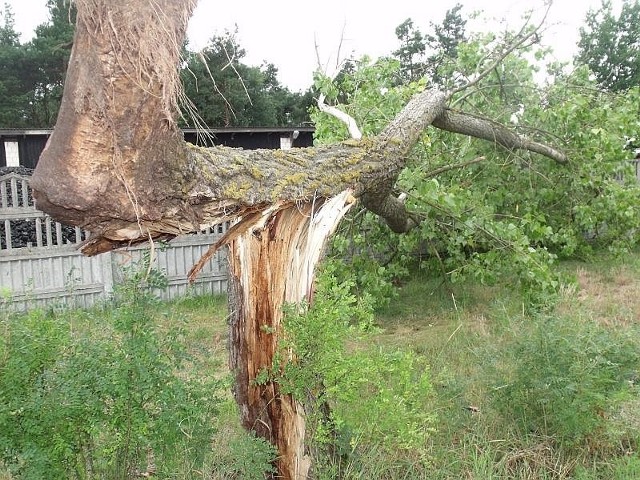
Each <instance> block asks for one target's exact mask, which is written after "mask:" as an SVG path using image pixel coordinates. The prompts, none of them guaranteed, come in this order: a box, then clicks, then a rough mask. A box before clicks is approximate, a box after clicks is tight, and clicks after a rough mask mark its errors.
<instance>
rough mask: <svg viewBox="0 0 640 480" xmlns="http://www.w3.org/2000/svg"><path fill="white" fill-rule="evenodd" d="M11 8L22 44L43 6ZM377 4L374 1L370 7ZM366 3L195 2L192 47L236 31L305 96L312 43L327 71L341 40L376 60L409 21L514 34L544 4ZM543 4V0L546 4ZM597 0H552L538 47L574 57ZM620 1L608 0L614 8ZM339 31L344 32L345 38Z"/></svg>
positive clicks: (252, 60) (253, 59)
mask: <svg viewBox="0 0 640 480" xmlns="http://www.w3.org/2000/svg"><path fill="white" fill-rule="evenodd" d="M5 1H8V3H9V4H10V5H11V7H12V8H13V12H14V14H15V17H16V28H17V29H18V31H20V32H21V33H22V35H23V36H22V40H23V41H26V40H28V39H29V38H31V36H32V35H33V29H34V28H35V26H36V25H38V24H40V23H43V22H45V21H46V20H47V9H46V0H5ZM375 3H378V2H375ZM375 3H374V2H372V1H371V0H322V1H321V2H305V1H301V0H296V1H293V0H272V1H270V2H265V1H259V0H251V1H250V0H234V1H231V2H229V1H225V2H222V1H219V0H200V1H199V4H198V7H197V10H196V12H195V15H194V16H193V18H192V19H191V23H190V25H189V38H190V45H191V48H192V49H199V48H202V47H204V46H205V45H206V43H207V40H208V39H209V38H211V37H212V36H213V35H214V34H216V33H222V32H224V30H225V29H233V28H234V25H237V26H238V31H239V39H240V44H241V45H242V46H243V47H244V48H245V50H246V51H247V56H246V57H245V61H246V63H249V64H252V65H259V64H261V63H262V61H263V60H267V61H268V62H270V63H273V64H275V65H276V67H278V70H279V72H280V76H279V78H280V81H281V82H282V83H283V84H284V85H286V86H288V87H289V88H290V89H292V90H294V91H297V90H304V89H306V88H307V87H308V86H310V84H311V76H312V72H313V70H314V69H315V68H316V65H317V60H316V52H315V42H316V40H315V39H317V43H318V46H319V53H320V59H321V61H322V62H323V64H324V63H328V64H330V65H333V64H334V63H335V55H336V53H337V50H338V45H339V44H340V39H341V37H343V38H344V40H343V42H342V50H341V56H342V57H345V56H349V55H350V54H351V53H355V55H356V56H360V55H363V54H368V55H371V56H374V57H375V56H379V55H384V54H387V53H389V52H391V51H393V50H394V49H396V48H397V46H398V42H397V39H396V36H395V27H396V26H398V25H399V24H400V23H402V22H403V21H404V20H406V19H407V18H411V19H413V21H414V25H416V26H418V27H419V28H420V29H421V30H422V31H423V32H426V31H427V30H428V29H429V24H430V22H434V23H436V24H439V23H441V22H442V20H443V18H444V15H445V13H446V11H447V10H448V9H450V8H452V7H454V6H455V5H456V3H461V4H462V5H463V10H462V14H463V16H464V17H466V16H468V15H470V14H471V13H472V12H474V11H479V12H481V16H482V17H483V20H477V21H474V22H471V23H469V24H468V26H467V30H468V31H471V30H478V29H480V28H487V27H488V26H489V28H495V29H498V28H500V22H501V21H502V22H506V24H509V25H511V26H512V27H513V28H514V29H515V28H517V27H518V26H519V25H520V19H521V17H522V15H523V14H524V13H525V12H526V11H528V10H531V9H533V10H534V11H535V12H537V15H538V17H539V16H540V15H541V14H542V12H543V11H544V10H545V7H544V4H545V1H544V0H439V1H428V0H392V1H389V2H380V3H379V5H381V6H380V7H377V6H375ZM546 3H548V1H547V2H546ZM600 3H601V0H554V1H553V5H552V7H551V11H550V13H549V16H548V19H547V25H548V29H547V31H546V32H545V34H544V36H543V38H542V41H543V43H544V44H545V45H550V46H552V47H553V48H554V51H555V53H556V56H557V57H558V59H560V60H570V59H571V57H572V55H573V54H574V53H575V48H576V47H575V45H576V42H577V39H578V29H579V27H580V25H582V24H583V22H584V19H585V15H586V12H587V11H588V10H589V8H598V7H599V6H600ZM620 3H621V0H613V4H614V6H618V7H619V4H620ZM320 6H322V8H321V9H320ZM343 31H344V34H343Z"/></svg>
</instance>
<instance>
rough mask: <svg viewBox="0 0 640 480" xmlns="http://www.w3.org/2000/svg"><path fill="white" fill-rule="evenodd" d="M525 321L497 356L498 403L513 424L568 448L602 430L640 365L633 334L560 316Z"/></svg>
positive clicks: (495, 397) (627, 392) (495, 395)
mask: <svg viewBox="0 0 640 480" xmlns="http://www.w3.org/2000/svg"><path fill="white" fill-rule="evenodd" d="M535 322H536V323H535V324H534V325H532V326H531V327H527V326H522V331H520V332H519V334H518V335H517V337H516V338H515V339H514V341H513V343H511V344H509V345H507V346H506V347H504V349H503V351H502V354H501V355H500V358H499V364H500V366H501V368H502V369H503V371H502V376H501V377H500V380H499V381H500V384H499V385H496V388H495V389H494V390H493V403H494V405H495V407H496V408H497V410H498V411H500V412H501V413H502V414H503V416H504V419H505V421H506V422H507V423H513V424H514V425H516V426H517V427H518V428H519V430H520V431H521V432H522V433H524V434H527V433H529V432H531V433H534V434H536V435H544V436H550V437H553V438H554V439H555V441H556V442H558V443H559V444H562V445H566V446H573V445H580V444H584V443H585V442H589V441H591V440H592V439H594V438H596V437H600V438H602V437H604V436H605V435H602V434H603V433H604V432H603V428H604V427H605V425H606V423H607V418H608V416H609V414H610V413H611V412H613V411H615V409H616V407H617V406H618V405H619V404H620V403H621V402H622V401H623V400H624V399H625V398H628V397H629V395H630V393H631V386H630V383H629V381H630V379H632V378H634V376H635V375H637V372H638V370H639V369H640V348H639V345H638V341H637V338H635V335H632V332H627V333H621V332H620V333H619V332H615V331H613V330H611V329H608V328H604V327H601V326H599V325H597V324H594V323H583V322H580V321H578V320H572V319H565V318H560V317H547V318H540V319H537V320H536V321H535Z"/></svg>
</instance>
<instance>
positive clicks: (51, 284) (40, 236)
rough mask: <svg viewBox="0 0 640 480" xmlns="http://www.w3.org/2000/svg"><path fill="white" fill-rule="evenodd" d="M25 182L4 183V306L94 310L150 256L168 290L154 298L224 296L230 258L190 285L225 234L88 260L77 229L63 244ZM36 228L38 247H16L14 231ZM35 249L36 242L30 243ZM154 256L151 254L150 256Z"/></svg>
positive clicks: (0, 263) (8, 178) (0, 218)
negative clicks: (192, 273) (194, 270)
mask: <svg viewBox="0 0 640 480" xmlns="http://www.w3.org/2000/svg"><path fill="white" fill-rule="evenodd" d="M27 180H28V178H27V177H21V176H19V175H16V174H9V175H5V176H2V177H0V226H3V227H4V234H3V238H4V248H2V249H0V303H2V304H5V305H9V306H10V307H11V308H14V309H17V310H27V309H30V308H34V307H56V306H67V307H82V308H86V307H90V306H92V305H95V304H96V303H98V302H100V301H103V300H105V299H108V298H110V297H111V296H112V295H113V292H114V289H115V288H116V287H117V285H118V284H119V283H121V282H122V281H123V279H124V276H125V275H126V272H127V270H128V269H130V268H132V267H133V268H136V267H135V265H136V264H139V262H141V260H142V259H143V257H144V256H145V254H146V255H151V257H152V260H153V264H152V266H153V268H156V269H158V270H160V271H161V272H163V273H164V274H165V275H166V277H167V282H168V287H167V288H166V289H164V290H162V291H157V292H156V293H157V294H158V295H159V296H160V297H162V298H164V299H174V298H178V297H180V296H183V295H185V294H188V293H193V294H217V293H224V292H226V286H227V269H226V255H225V253H224V252H218V254H217V255H215V256H214V258H212V260H211V261H210V262H208V264H207V265H206V266H205V267H204V269H203V270H202V272H201V274H200V275H199V277H198V279H197V280H196V281H195V282H194V284H193V285H189V284H188V282H187V274H188V272H189V269H190V268H191V266H192V265H193V264H194V263H195V262H197V261H198V259H199V258H200V257H201V256H202V255H203V254H204V253H205V252H206V250H207V249H208V248H209V246H210V245H211V244H212V243H214V242H215V241H216V240H217V239H218V238H220V236H221V235H222V234H223V233H224V232H225V231H226V229H227V226H228V225H227V224H222V225H216V226H214V227H212V228H210V229H208V230H207V233H206V234H200V235H188V236H182V237H178V238H176V239H174V240H173V241H172V242H170V243H168V244H167V245H154V248H151V249H150V248H149V247H148V246H138V247H132V248H129V249H123V250H117V251H113V252H108V253H104V254H101V255H97V256H95V257H85V256H84V255H82V254H81V253H80V252H79V251H78V246H79V244H80V243H81V242H82V240H84V239H85V238H86V237H87V233H86V232H81V230H80V229H79V228H75V229H67V230H70V231H73V232H74V233H75V235H74V237H75V240H74V241H71V242H69V241H68V240H67V243H68V244H66V245H65V244H64V240H63V228H66V227H63V226H62V225H61V224H60V223H58V222H55V221H53V220H52V219H51V218H50V217H48V216H47V215H46V214H44V213H43V212H40V211H38V210H36V208H35V206H34V205H33V200H32V197H31V195H30V194H29V190H28V184H27ZM29 221H33V222H35V223H34V225H33V231H34V232H35V233H34V235H35V237H36V240H35V245H33V244H31V245H29V246H26V247H22V248H15V246H14V245H12V240H11V235H12V231H11V229H12V228H14V226H15V225H16V224H17V223H19V222H29ZM31 243H33V242H31ZM147 252H151V253H147Z"/></svg>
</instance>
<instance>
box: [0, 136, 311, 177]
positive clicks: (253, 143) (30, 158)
mask: <svg viewBox="0 0 640 480" xmlns="http://www.w3.org/2000/svg"><path fill="white" fill-rule="evenodd" d="M182 131H183V133H184V139H185V140H186V141H187V142H189V143H193V144H194V145H200V146H203V147H211V146H213V145H224V146H227V147H236V148H244V149H247V150H255V149H257V148H269V149H277V148H281V146H282V144H283V143H282V139H285V138H286V139H289V142H290V144H291V145H292V146H294V147H309V146H311V145H313V133H314V132H315V128H314V127H313V126H308V125H305V126H300V127H225V128H209V129H206V130H204V129H195V128H183V129H182ZM52 132H53V130H52V129H44V128H43V129H35V128H27V129H21V128H0V167H4V166H6V165H7V161H6V150H5V148H3V147H4V142H5V141H9V142H12V141H13V142H17V143H18V151H19V156H20V166H23V167H27V168H35V166H36V164H37V163H38V159H39V158H40V154H41V153H42V150H43V149H44V147H45V145H46V143H47V140H48V139H49V135H51V133H52Z"/></svg>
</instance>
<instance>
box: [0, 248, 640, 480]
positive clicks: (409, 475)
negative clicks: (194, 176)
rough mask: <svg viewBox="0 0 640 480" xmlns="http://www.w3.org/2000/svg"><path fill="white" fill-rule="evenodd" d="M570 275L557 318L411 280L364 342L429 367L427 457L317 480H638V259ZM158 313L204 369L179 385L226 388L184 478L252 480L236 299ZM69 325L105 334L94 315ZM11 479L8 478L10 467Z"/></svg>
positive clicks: (341, 468) (361, 448)
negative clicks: (236, 387)
mask: <svg viewBox="0 0 640 480" xmlns="http://www.w3.org/2000/svg"><path fill="white" fill-rule="evenodd" d="M560 268H561V269H562V270H563V273H564V274H565V277H566V278H568V279H570V280H571V281H568V282H567V283H566V284H565V285H563V286H562V289H561V298H560V301H559V303H558V304H557V306H556V307H555V309H554V310H553V311H552V312H547V313H544V314H536V315H528V314H525V313H523V312H524V311H525V309H524V308H523V305H522V303H521V299H520V297H519V296H518V295H517V294H515V293H514V292H512V291H511V290H510V289H509V288H508V287H507V286H502V287H500V286H493V287H487V286H482V285H471V284H446V283H445V284H443V283H441V282H439V281H434V280H432V279H429V278H427V277H424V276H421V275H420V274H416V275H414V276H413V277H412V278H411V280H410V281H408V282H407V283H406V284H404V285H403V286H402V287H401V288H400V289H399V291H398V296H397V298H394V299H393V300H392V301H391V303H390V304H389V305H388V306H387V307H385V308H384V309H382V310H380V311H379V312H377V315H376V324H377V326H378V327H379V331H378V332H377V333H376V334H375V335H374V336H373V337H366V338H367V340H366V341H367V342H374V344H375V345H378V346H379V347H381V348H385V349H391V350H394V349H395V350H404V351H406V350H411V351H414V352H416V353H418V354H420V355H423V356H425V357H426V358H428V359H429V363H430V368H431V378H432V383H433V386H434V392H435V393H434V395H433V396H432V398H431V399H430V400H429V408H431V409H432V411H433V412H434V413H435V414H436V415H437V421H436V424H435V425H436V431H435V432H434V433H433V434H432V435H431V436H430V438H429V443H428V445H425V449H424V451H426V452H427V456H426V457H424V456H423V455H414V454H412V452H406V451H400V450H398V451H396V452H390V451H389V450H388V449H380V448H379V447H377V446H376V444H375V442H373V443H372V442H368V441H367V440H368V439H353V440H352V443H351V447H352V451H351V452H350V453H351V454H350V455H349V457H348V458H347V459H346V460H343V462H341V463H340V464H339V465H332V464H330V463H329V464H327V465H323V466H322V467H321V468H320V469H319V470H318V471H317V472H316V475H317V478H318V480H321V479H334V478H335V479H337V478H340V479H345V480H347V479H370V478H376V479H389V480H395V479H411V480H414V479H415V480H420V479H435V480H438V479H442V480H444V479H470V480H471V479H473V480H476V479H477V480H488V479H522V480H524V479H531V480H533V479H550V480H551V479H553V480H563V479H577V480H596V479H602V480H605V479H607V480H609V479H612V480H627V479H629V480H630V479H635V478H640V457H639V453H638V442H639V440H640V420H639V419H640V386H639V385H638V384H639V383H640V365H639V364H638V362H637V359H638V357H637V356H634V355H635V353H634V350H635V351H636V352H640V340H638V338H639V337H638V335H637V334H638V333H639V332H638V329H639V327H640V302H638V301H637V299H638V298H639V297H640V259H639V258H637V257H632V258H626V259H624V260H621V261H618V260H613V259H610V258H604V259H601V260H599V261H598V262H596V263H589V264H587V263H581V262H567V263H564V264H562V265H561V266H560ZM153 315H154V317H155V318H156V321H157V323H158V325H159V326H160V328H161V329H162V328H167V330H169V329H170V328H173V327H175V326H176V325H177V324H181V325H182V326H183V327H184V328H183V332H184V333H183V335H184V338H183V342H184V344H185V345H186V347H187V350H188V353H189V354H190V355H191V356H192V357H193V358H194V359H195V360H194V361H193V362H192V363H190V364H189V363H187V364H186V370H185V371H184V372H182V373H181V374H184V375H185V376H193V375H204V376H213V377H215V378H218V379H226V380H227V381H228V382H229V383H228V384H227V385H228V388H227V389H226V390H227V391H226V394H225V395H224V396H223V403H222V404H221V406H220V408H219V410H218V416H217V418H215V419H213V421H214V423H215V425H216V434H215V435H214V437H213V438H212V453H211V455H210V456H209V458H207V459H206V462H205V464H204V465H198V466H193V467H192V468H190V469H189V473H183V475H182V476H178V477H175V478H184V479H187V478H202V479H206V480H218V479H225V480H227V479H234V478H243V476H242V474H240V473H238V472H241V471H243V470H242V468H247V469H249V470H247V471H250V468H251V467H250V466H248V467H246V466H245V467H243V466H242V465H239V464H238V462H240V461H247V460H250V459H251V458H254V457H255V458H258V456H259V455H261V454H262V453H264V451H263V450H260V449H259V448H258V447H256V444H255V443H251V441H248V440H247V438H248V437H247V436H246V434H245V433H244V432H243V431H242V428H241V427H240V425H239V422H238V414H237V410H236V407H235V404H234V402H233V399H232V396H231V393H230V391H231V383H230V375H229V372H228V367H227V341H228V329H227V310H226V304H225V299H224V298H223V297H199V298H185V299H182V300H179V301H176V302H171V303H165V304H160V305H159V306H158V307H157V308H155V310H154V312H153ZM69 318H70V319H71V321H72V322H74V328H76V329H78V330H87V331H91V330H92V329H96V332H99V331H100V319H99V315H97V314H96V312H92V313H91V314H86V313H83V312H77V314H74V315H70V316H69ZM354 346H355V347H357V345H354ZM634 362H635V363H634ZM195 365H197V369H198V371H193V368H194V366H195ZM190 368H192V370H191V371H189V369H190ZM547 384H548V385H547ZM255 448H258V450H255V451H254V450H252V449H255ZM260 452H262V453H260ZM245 477H246V476H245ZM0 478H3V479H7V480H11V477H10V476H9V475H8V474H7V473H3V472H2V468H0ZM246 478H249V477H246Z"/></svg>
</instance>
